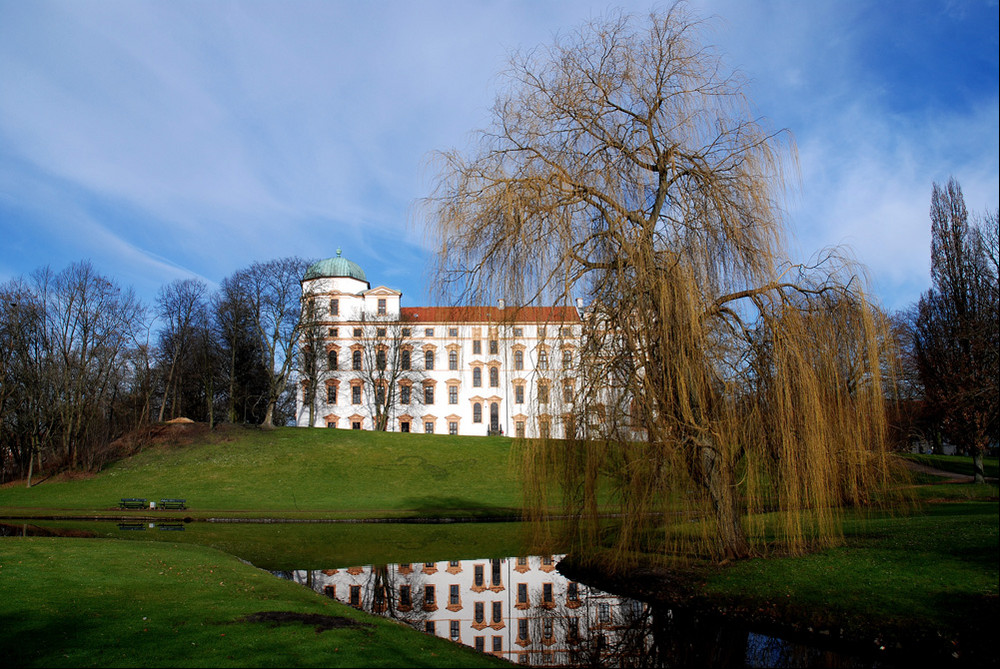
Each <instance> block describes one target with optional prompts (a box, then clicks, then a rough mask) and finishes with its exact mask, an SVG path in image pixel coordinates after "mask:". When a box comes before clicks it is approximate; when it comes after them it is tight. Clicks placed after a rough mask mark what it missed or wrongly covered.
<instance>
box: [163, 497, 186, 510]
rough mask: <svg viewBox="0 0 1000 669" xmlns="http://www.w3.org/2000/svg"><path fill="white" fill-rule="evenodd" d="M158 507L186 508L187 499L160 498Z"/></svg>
mask: <svg viewBox="0 0 1000 669" xmlns="http://www.w3.org/2000/svg"><path fill="white" fill-rule="evenodd" d="M157 508H160V509H186V508H187V500H186V499H161V500H160V503H159V506H158V507H157Z"/></svg>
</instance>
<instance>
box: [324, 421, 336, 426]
mask: <svg viewBox="0 0 1000 669" xmlns="http://www.w3.org/2000/svg"><path fill="white" fill-rule="evenodd" d="M326 426H327V427H337V423H335V422H334V421H332V420H328V421H326Z"/></svg>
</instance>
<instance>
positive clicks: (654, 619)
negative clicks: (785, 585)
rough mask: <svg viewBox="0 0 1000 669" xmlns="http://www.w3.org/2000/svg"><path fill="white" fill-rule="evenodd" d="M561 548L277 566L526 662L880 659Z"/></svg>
mask: <svg viewBox="0 0 1000 669" xmlns="http://www.w3.org/2000/svg"><path fill="white" fill-rule="evenodd" d="M561 557H562V556H558V555H556V556H553V555H548V556H529V557H508V558H501V559H479V560H455V561H449V562H423V563H400V564H383V565H368V566H364V567H347V568H338V569H323V570H313V571H307V570H299V571H286V572H275V573H276V575H278V576H281V577H283V578H286V579H290V580H293V581H295V582H297V583H300V584H302V585H305V586H307V587H309V588H312V589H313V590H315V591H316V592H319V593H322V594H325V595H326V596H328V597H331V598H333V599H336V600H338V601H340V602H342V603H344V604H347V605H349V606H353V607H355V608H358V609H362V610H365V611H368V612H369V613H373V614H376V615H381V616H386V617H389V618H393V619H395V620H398V621H400V622H403V623H406V624H409V625H412V626H413V627H415V628H417V629H420V630H423V631H425V632H427V633H429V634H435V635H437V636H440V637H444V638H447V639H451V640H452V641H456V642H459V643H463V644H466V645H468V646H472V647H473V648H475V649H477V650H479V651H481V652H484V653H489V654H492V655H496V656H498V657H502V658H504V659H506V660H508V661H511V662H516V663H518V664H528V665H532V666H605V667H637V668H638V667H666V666H725V667H744V666H764V667H805V666H828V667H857V666H877V665H876V664H875V663H873V662H872V661H871V660H867V661H866V660H861V659H859V658H855V657H849V656H844V655H841V654H837V653H831V652H828V651H824V650H821V649H818V648H813V647H808V646H802V645H798V644H794V643H790V642H787V641H785V640H782V639H778V638H775V637H771V636H765V635H761V634H752V633H750V632H748V631H747V630H746V629H742V628H738V627H734V626H732V625H729V624H720V622H718V621H713V620H699V619H697V618H695V617H692V616H690V615H680V614H678V615H676V616H675V615H674V611H672V610H670V609H667V608H664V607H662V606H655V605H650V604H647V603H644V602H641V601H638V600H635V599H630V598H627V597H620V596H617V595H614V594H611V593H607V592H604V591H601V590H598V589H596V588H592V587H590V586H587V585H585V584H583V583H578V582H575V581H572V580H570V579H568V578H566V577H565V576H563V575H562V574H560V573H559V572H558V571H557V570H556V567H555V565H556V563H557V562H558V560H559V559H560V558H561Z"/></svg>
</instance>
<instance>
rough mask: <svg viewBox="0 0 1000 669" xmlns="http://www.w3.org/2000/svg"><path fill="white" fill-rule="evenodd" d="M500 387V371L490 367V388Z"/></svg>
mask: <svg viewBox="0 0 1000 669" xmlns="http://www.w3.org/2000/svg"><path fill="white" fill-rule="evenodd" d="M499 386H500V369H499V368H497V367H490V388H498V387H499Z"/></svg>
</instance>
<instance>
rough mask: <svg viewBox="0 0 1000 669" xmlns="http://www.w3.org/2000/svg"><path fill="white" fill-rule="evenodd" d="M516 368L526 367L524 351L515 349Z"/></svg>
mask: <svg viewBox="0 0 1000 669" xmlns="http://www.w3.org/2000/svg"><path fill="white" fill-rule="evenodd" d="M514 369H517V370H522V369H524V351H514Z"/></svg>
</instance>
